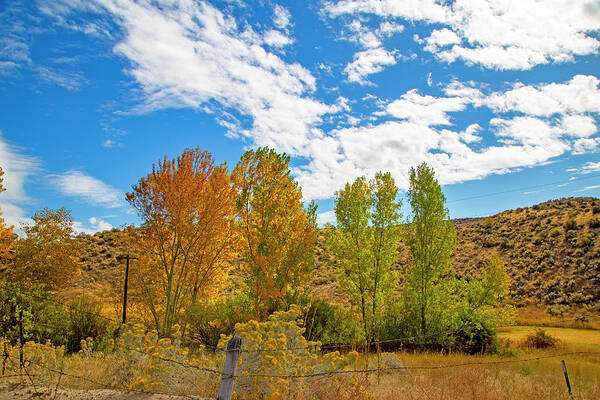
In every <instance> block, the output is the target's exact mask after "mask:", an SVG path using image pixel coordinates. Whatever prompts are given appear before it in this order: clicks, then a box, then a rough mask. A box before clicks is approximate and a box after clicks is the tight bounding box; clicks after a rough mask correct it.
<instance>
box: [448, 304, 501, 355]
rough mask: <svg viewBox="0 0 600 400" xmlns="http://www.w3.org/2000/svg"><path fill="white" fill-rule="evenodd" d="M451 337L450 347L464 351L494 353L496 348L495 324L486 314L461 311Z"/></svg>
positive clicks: (469, 352)
mask: <svg viewBox="0 0 600 400" xmlns="http://www.w3.org/2000/svg"><path fill="white" fill-rule="evenodd" d="M451 337H452V348H453V349H455V350H458V351H462V352H464V353H468V354H483V353H495V352H496V351H497V350H498V338H497V334H496V330H495V326H494V323H493V321H492V320H490V316H489V315H487V314H479V313H475V312H463V313H462V315H461V316H460V317H459V322H458V326H457V327H456V328H455V329H454V330H453V331H452V333H451Z"/></svg>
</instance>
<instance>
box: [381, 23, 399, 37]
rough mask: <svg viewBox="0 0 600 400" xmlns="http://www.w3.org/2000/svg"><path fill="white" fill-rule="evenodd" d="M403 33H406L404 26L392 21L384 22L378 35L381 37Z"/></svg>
mask: <svg viewBox="0 0 600 400" xmlns="http://www.w3.org/2000/svg"><path fill="white" fill-rule="evenodd" d="M402 31H404V25H402V24H398V23H396V22H390V21H383V22H382V23H381V24H380V25H379V28H378V29H377V33H378V34H379V35H380V36H392V35H393V34H395V33H400V32H402Z"/></svg>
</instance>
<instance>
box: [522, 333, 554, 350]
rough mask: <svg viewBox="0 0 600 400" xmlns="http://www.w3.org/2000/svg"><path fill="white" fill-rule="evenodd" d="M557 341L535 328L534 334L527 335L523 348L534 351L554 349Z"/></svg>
mask: <svg viewBox="0 0 600 400" xmlns="http://www.w3.org/2000/svg"><path fill="white" fill-rule="evenodd" d="M557 344H558V339H556V338H555V337H553V336H550V335H549V334H547V333H546V331H545V330H543V329H539V328H537V329H536V330H535V332H534V333H532V334H529V335H528V336H527V337H526V338H525V341H524V342H523V347H528V348H534V349H547V348H550V347H556V345H557Z"/></svg>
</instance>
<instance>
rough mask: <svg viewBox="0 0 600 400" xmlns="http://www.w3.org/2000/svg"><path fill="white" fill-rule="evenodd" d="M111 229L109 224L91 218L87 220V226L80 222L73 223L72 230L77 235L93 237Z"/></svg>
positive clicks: (99, 219) (96, 218)
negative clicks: (97, 233)
mask: <svg viewBox="0 0 600 400" xmlns="http://www.w3.org/2000/svg"><path fill="white" fill-rule="evenodd" d="M112 228H113V226H112V225H111V224H109V223H108V222H106V221H104V220H103V219H101V218H98V217H91V218H89V219H88V223H87V226H86V225H84V224H83V223H82V222H81V221H75V222H74V223H73V230H74V231H75V232H77V233H86V234H88V235H93V234H94V233H96V232H102V231H109V230H111V229H112Z"/></svg>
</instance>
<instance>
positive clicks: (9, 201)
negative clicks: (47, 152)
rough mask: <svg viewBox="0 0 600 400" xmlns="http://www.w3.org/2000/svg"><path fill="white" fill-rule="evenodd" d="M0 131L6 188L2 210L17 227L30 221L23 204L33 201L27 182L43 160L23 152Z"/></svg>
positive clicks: (1, 195) (0, 202) (0, 195)
mask: <svg viewBox="0 0 600 400" xmlns="http://www.w3.org/2000/svg"><path fill="white" fill-rule="evenodd" d="M1 135H2V131H0V167H2V170H3V171H4V183H3V185H4V188H5V189H6V191H4V192H2V193H0V211H1V212H2V214H3V217H4V219H5V220H6V222H7V223H8V224H9V225H14V226H15V227H16V228H17V229H18V228H19V227H20V224H21V223H24V222H28V221H29V219H28V218H26V217H25V210H24V209H23V208H22V207H23V205H25V204H29V203H31V202H32V199H31V198H30V197H29V196H27V194H26V193H25V183H26V181H27V180H28V179H29V177H30V176H31V175H33V174H35V173H36V172H37V171H38V170H39V168H40V166H41V162H40V160H38V159H37V158H35V157H31V156H28V155H26V154H24V153H23V151H22V149H20V148H18V147H15V146H12V145H10V144H8V143H6V142H5V141H4V140H3V138H2V136H1Z"/></svg>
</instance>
